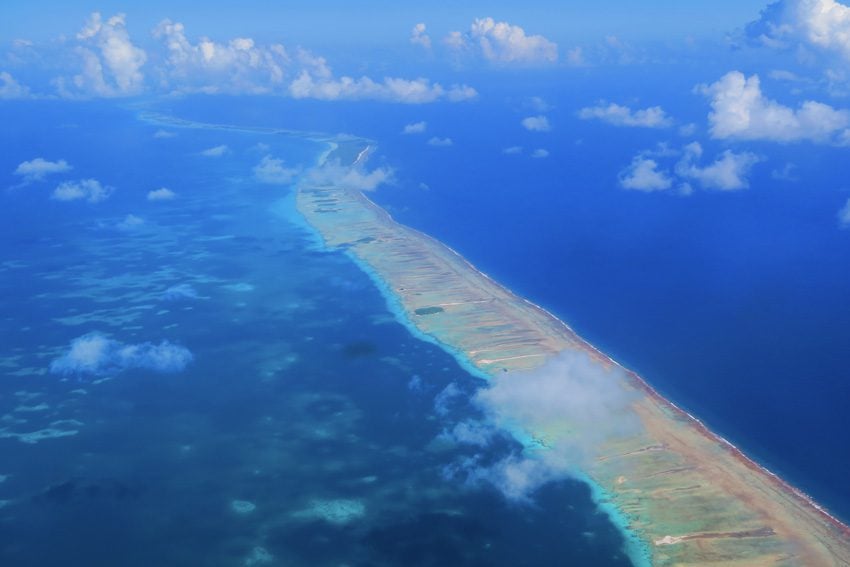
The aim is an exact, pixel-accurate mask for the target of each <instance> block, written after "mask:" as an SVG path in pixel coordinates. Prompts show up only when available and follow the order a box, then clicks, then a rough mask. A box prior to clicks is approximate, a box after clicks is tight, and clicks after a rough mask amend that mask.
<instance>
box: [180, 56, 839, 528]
mask: <svg viewBox="0 0 850 567" xmlns="http://www.w3.org/2000/svg"><path fill="white" fill-rule="evenodd" d="M677 69H678V70H679V72H677V73H671V72H670V69H667V68H664V67H663V66H662V67H660V68H657V69H654V70H653V69H652V68H650V67H648V66H635V67H632V68H628V67H617V68H616V73H615V72H612V70H611V69H608V68H605V67H598V68H587V69H574V70H565V71H563V77H562V79H561V80H560V81H553V80H552V78H551V76H550V75H549V74H547V73H545V72H540V73H535V72H533V71H525V72H519V71H517V72H515V73H513V74H502V75H500V76H499V78H498V80H494V79H493V78H492V77H489V78H488V76H487V75H486V74H485V73H482V74H481V75H480V76H477V77H476V76H473V77H471V78H470V79H469V81H470V83H471V84H475V85H476V86H477V87H479V91H480V92H482V93H483V94H482V96H481V98H480V100H478V101H476V102H475V103H472V104H468V105H448V106H446V105H443V106H439V107H429V106H427V105H425V106H416V105H412V106H411V105H396V106H392V105H383V104H380V103H368V102H350V103H345V102H333V103H327V102H317V101H312V102H311V101H297V102H292V101H286V100H280V99H264V100H257V101H254V102H252V104H250V105H236V104H231V105H227V109H226V110H225V111H223V114H224V116H226V117H227V118H228V119H231V120H234V121H238V122H240V123H252V124H256V123H263V124H269V122H262V120H261V118H262V117H263V116H273V117H274V118H272V119H271V123H273V124H275V125H289V126H291V127H294V128H308V127H310V125H314V127H318V128H320V129H322V130H326V131H337V132H350V133H355V134H358V135H361V136H366V137H369V138H372V139H374V140H376V141H377V143H378V146H379V151H378V152H377V154H376V155H375V156H374V157H373V159H372V161H371V163H372V165H375V166H378V165H380V166H388V167H393V168H394V169H395V183H394V184H393V185H392V186H389V187H384V188H382V189H379V190H378V191H377V192H375V194H374V195H373V196H372V197H373V198H374V200H375V201H376V202H377V203H379V204H380V205H382V206H384V207H385V208H386V209H387V210H389V211H390V213H391V214H392V215H393V216H394V218H396V219H397V220H399V221H400V222H402V223H405V224H408V225H410V226H413V227H414V228H417V229H420V230H422V231H424V232H426V233H427V234H430V235H432V236H434V237H435V238H437V239H439V240H441V241H443V242H444V243H446V244H448V245H449V246H451V247H452V248H454V249H455V250H457V251H458V252H460V253H461V254H463V255H464V256H465V257H466V258H467V259H469V260H470V261H471V262H473V263H474V264H475V265H476V266H477V267H478V268H479V269H481V270H483V271H484V272H486V273H488V274H489V275H491V276H493V277H494V278H495V279H496V280H497V281H499V282H500V283H502V284H503V285H505V286H506V287H508V288H510V289H511V290H513V291H514V292H516V293H517V294H519V295H521V296H524V297H527V298H529V299H530V300H532V301H534V302H536V303H538V304H540V305H541V306H543V307H545V308H546V309H547V310H549V311H551V312H552V313H554V314H556V315H557V316H558V317H560V318H561V319H562V320H564V321H565V322H566V323H568V324H569V325H570V326H571V327H573V328H574V329H575V330H576V331H577V332H578V333H579V334H580V335H582V336H583V337H584V338H586V339H587V340H589V341H590V342H591V343H592V344H594V345H595V346H597V347H599V348H600V349H602V350H603V351H604V352H606V353H607V354H609V355H610V356H612V357H613V358H615V359H616V360H618V361H619V362H621V363H622V364H624V365H625V366H627V367H628V368H630V369H633V370H635V371H637V372H638V373H639V374H641V375H642V376H643V377H644V378H645V379H646V380H647V381H648V382H649V383H650V384H651V385H652V386H653V387H654V388H656V389H657V390H658V391H659V392H661V393H662V394H663V395H665V396H666V397H668V398H669V399H671V400H673V401H674V402H675V403H677V404H678V405H680V406H681V407H683V408H684V409H686V410H687V411H689V412H690V413H692V414H694V415H696V416H697V417H698V418H700V419H701V420H703V421H704V422H705V423H706V424H707V425H708V426H709V427H710V429H712V430H713V431H715V432H717V433H719V434H720V435H723V436H724V437H725V438H727V439H728V440H730V441H731V442H732V443H734V444H736V445H737V446H739V447H741V448H742V449H743V450H744V451H745V452H746V453H747V454H748V455H750V456H752V457H753V458H755V459H756V460H757V461H758V462H760V463H761V464H763V465H764V466H766V467H768V468H769V469H770V470H772V471H773V472H775V473H777V474H779V475H780V476H782V477H783V478H785V479H786V480H788V481H790V482H791V483H792V484H794V485H795V486H797V487H799V488H801V489H802V490H803V491H805V492H806V493H808V494H810V495H811V496H813V497H814V498H815V499H816V500H817V501H818V502H819V503H821V504H823V505H824V506H826V507H827V509H829V510H830V511H831V512H832V513H834V514H836V515H838V516H839V517H841V518H843V519H844V520H845V521H847V519H848V518H850V492H849V491H848V490H847V488H846V485H845V482H844V471H845V470H847V466H848V464H850V453H848V452H847V447H848V446H850V428H847V427H846V419H845V417H844V414H845V406H846V402H847V400H848V399H850V379H848V378H850V376H848V371H847V369H846V365H845V364H844V359H845V358H846V356H845V353H846V347H847V345H848V344H850V325H848V322H849V321H850V303H848V302H847V301H846V294H847V290H848V289H850V269H848V266H850V231H847V230H842V229H840V228H839V225H838V221H837V211H838V210H839V209H840V208H841V207H842V206H843V204H844V203H845V202H846V200H847V198H848V197H850V186H848V185H846V184H842V183H841V182H840V181H839V182H836V180H840V179H847V178H848V177H850V162H848V161H847V160H846V156H845V155H844V154H845V152H846V150H845V149H843V148H836V147H828V146H822V145H820V146H819V145H812V144H805V143H801V144H793V145H787V146H777V145H775V144H774V145H769V144H766V143H747V144H741V145H737V144H734V143H731V144H723V143H719V142H715V141H712V140H711V138H710V136H709V135H708V133H707V132H706V126H705V123H706V114H707V112H708V104H707V103H706V104H703V105H700V104H699V103H698V100H699V98H700V97H701V95H700V94H699V93H698V92H695V90H694V86H695V85H698V84H700V83H705V82H711V81H713V80H716V79H717V78H719V77H720V76H721V75H722V74H723V73H725V72H726V71H727V70H728V68H727V66H726V63H725V62H724V61H723V60H722V59H719V60H718V61H716V62H708V63H706V62H704V61H702V62H701V63H700V64H699V65H688V64H682V63H679V64H678V66H677ZM742 69H743V70H746V66H744V67H743V68H742ZM446 82H450V81H449V79H447V80H446ZM764 85H765V89H766V90H768V91H772V90H773V89H772V85H771V82H770V79H768V78H766V77H765V78H764ZM529 92H537V93H539V95H540V96H541V97H542V99H543V100H544V101H545V103H546V105H547V107H548V108H547V109H546V111H545V114H546V115H547V116H548V117H549V120H550V122H551V123H552V130H551V131H550V132H545V133H540V132H528V131H525V130H524V129H523V128H522V127H521V126H520V121H521V120H522V118H524V117H526V116H529V115H537V114H539V113H540V112H539V106H538V104H539V103H535V101H532V100H530V99H528V98H527V94H528V93H529ZM617 93H622V97H623V98H620V99H618V98H612V97H615V95H616V94H617ZM626 93H628V94H626ZM603 97H608V99H609V100H612V101H616V102H620V103H628V104H630V105H632V106H633V107H645V106H651V105H661V106H663V107H664V108H665V110H667V111H668V112H669V113H670V114H671V115H672V116H674V117H675V118H676V119H677V126H679V125H686V124H693V125H694V130H695V132H694V133H693V134H691V135H688V136H685V135H682V134H681V133H680V132H679V131H678V129H677V127H674V128H670V129H667V130H660V131H659V130H651V129H622V128H616V127H613V126H608V125H605V124H601V123H598V122H591V121H585V120H581V119H579V118H578V116H577V109H579V108H581V107H583V106H588V105H592V104H595V103H596V102H597V101H598V100H600V99H601V98H603ZM173 110H175V111H177V112H179V113H181V114H183V115H188V116H192V117H194V118H197V119H202V118H204V117H209V116H213V115H215V114H217V113H221V112H222V111H221V110H220V105H219V103H218V102H216V101H212V100H208V101H200V102H198V101H192V102H191V103H175V105H174V107H173ZM418 121H425V122H426V123H427V131H426V132H425V133H424V134H422V135H420V136H411V135H404V134H402V128H403V127H404V125H405V124H409V123H414V122H418ZM432 136H435V137H439V138H445V137H449V138H451V139H452V142H453V144H452V145H451V146H443V147H437V146H430V145H428V144H427V143H426V141H427V140H428V139H429V138H431V137H432ZM694 140H699V141H700V143H701V144H702V145H703V147H704V150H705V156H704V160H705V161H706V162H708V160H711V159H714V158H715V157H716V156H717V155H719V154H720V153H721V152H722V151H723V150H724V149H726V148H731V149H732V150H734V151H744V150H748V151H752V152H754V153H756V154H757V155H758V156H759V159H760V160H761V161H760V162H759V163H757V164H756V165H755V166H754V168H753V172H752V175H751V176H750V179H749V185H750V186H749V188H748V189H745V190H740V191H732V192H722V191H716V190H714V191H712V190H703V189H700V188H699V187H698V186H697V188H696V189H695V191H694V192H693V193H692V194H691V195H687V196H684V195H681V194H677V193H676V192H675V191H673V192H671V193H653V194H643V193H639V192H632V191H626V190H624V189H622V188H621V187H620V186H619V184H618V174H619V172H620V171H622V170H623V169H624V168H625V167H626V166H627V165H628V164H629V162H630V161H631V159H632V157H633V156H634V155H635V154H637V153H638V152H641V151H644V150H655V151H657V152H662V151H671V152H679V155H681V151H682V147H683V146H684V145H685V144H687V143H689V142H691V141H694ZM659 142H661V143H663V144H664V146H662V147H659V146H658V144H659ZM513 146H519V147H521V148H522V153H520V154H508V155H506V154H504V153H503V150H504V149H505V148H509V147H513ZM537 148H543V149H546V150H547V151H548V152H549V156H548V157H547V158H542V159H535V158H533V157H531V155H530V154H531V152H532V151H533V150H534V149H537ZM668 159H672V161H675V159H676V158H675V157H673V158H668Z"/></svg>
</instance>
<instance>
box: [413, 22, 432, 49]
mask: <svg viewBox="0 0 850 567" xmlns="http://www.w3.org/2000/svg"><path fill="white" fill-rule="evenodd" d="M425 29H426V28H425V24H423V23H418V24H416V25H415V26H413V29H412V30H411V31H410V43H412V44H414V45H421V46H422V47H424V48H425V49H431V38H430V36H429V35H428V34H427V33H426V32H425Z"/></svg>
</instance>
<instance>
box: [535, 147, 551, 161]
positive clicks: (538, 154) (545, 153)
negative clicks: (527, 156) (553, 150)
mask: <svg viewBox="0 0 850 567" xmlns="http://www.w3.org/2000/svg"><path fill="white" fill-rule="evenodd" d="M531 157H533V158H536V159H543V158H547V157H549V150H545V149H543V148H537V149H536V150H534V151H533V152H531Z"/></svg>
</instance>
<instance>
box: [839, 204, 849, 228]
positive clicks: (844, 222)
mask: <svg viewBox="0 0 850 567" xmlns="http://www.w3.org/2000/svg"><path fill="white" fill-rule="evenodd" d="M838 224H839V225H840V226H841V228H850V199H847V202H846V203H845V204H844V206H843V207H842V208H841V210H840V211H838Z"/></svg>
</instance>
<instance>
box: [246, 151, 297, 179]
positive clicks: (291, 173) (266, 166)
mask: <svg viewBox="0 0 850 567" xmlns="http://www.w3.org/2000/svg"><path fill="white" fill-rule="evenodd" d="M299 173H300V170H298V169H297V168H294V167H285V166H284V164H283V160H282V159H278V158H274V157H272V156H270V155H269V156H264V157H263V159H261V160H260V163H258V164H257V165H255V166H254V177H256V178H257V180H258V181H261V182H262V183H271V184H274V185H288V184H289V183H292V180H293V179H295V177H296V176H297V175H298V174H299Z"/></svg>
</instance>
